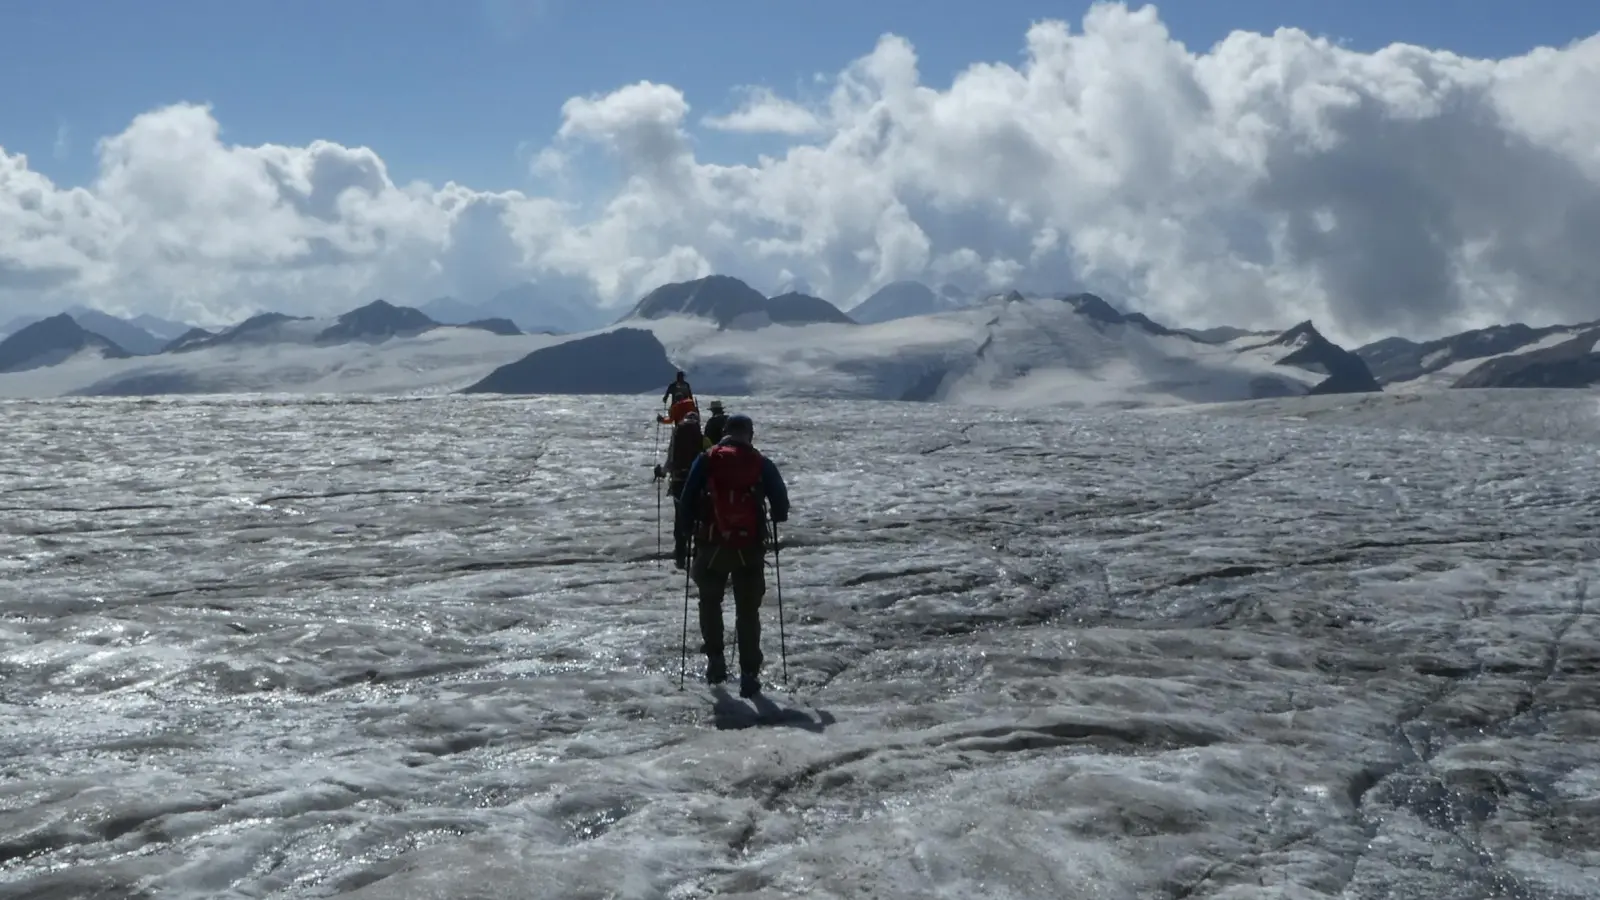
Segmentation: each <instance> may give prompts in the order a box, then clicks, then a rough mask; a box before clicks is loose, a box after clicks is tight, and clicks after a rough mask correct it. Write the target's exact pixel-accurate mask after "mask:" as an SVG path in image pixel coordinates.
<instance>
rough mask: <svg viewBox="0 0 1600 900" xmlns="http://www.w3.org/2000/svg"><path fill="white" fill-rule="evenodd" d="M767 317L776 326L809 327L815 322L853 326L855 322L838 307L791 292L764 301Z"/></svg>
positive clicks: (806, 295)
mask: <svg viewBox="0 0 1600 900" xmlns="http://www.w3.org/2000/svg"><path fill="white" fill-rule="evenodd" d="M766 308H767V317H768V318H769V319H771V320H772V321H773V323H774V324H777V325H809V324H812V323H816V322H834V323H837V324H840V325H854V324H856V320H855V319H852V318H850V317H849V316H847V315H845V314H844V312H843V311H842V310H840V309H839V307H837V306H834V305H833V304H832V303H829V302H828V301H826V300H824V299H822V298H821V297H813V296H811V295H810V294H801V293H796V292H793V291H791V292H790V293H787V294H779V295H778V296H776V297H772V298H770V299H768V300H767V301H766Z"/></svg>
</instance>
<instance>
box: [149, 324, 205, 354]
mask: <svg viewBox="0 0 1600 900" xmlns="http://www.w3.org/2000/svg"><path fill="white" fill-rule="evenodd" d="M214 337H216V335H215V334H213V333H212V332H209V331H207V330H205V329H204V328H191V329H189V330H188V331H185V332H184V333H183V334H180V335H178V336H177V337H175V338H173V339H172V340H171V341H169V342H168V343H167V345H166V346H165V347H162V348H161V352H162V353H178V352H180V351H183V350H188V349H191V348H192V346H193V345H194V344H197V343H199V342H201V341H208V340H210V339H212V338H214Z"/></svg>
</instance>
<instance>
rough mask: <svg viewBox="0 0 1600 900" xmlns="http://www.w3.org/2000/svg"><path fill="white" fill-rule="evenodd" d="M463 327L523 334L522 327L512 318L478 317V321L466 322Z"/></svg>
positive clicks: (498, 332)
mask: <svg viewBox="0 0 1600 900" xmlns="http://www.w3.org/2000/svg"><path fill="white" fill-rule="evenodd" d="M461 327H462V328H477V329H480V330H482V331H492V332H494V333H495V334H504V335H514V334H522V329H521V328H518V327H517V323H515V322H513V321H511V320H510V319H477V320H476V321H472V322H465V323H463V324H462V326H461Z"/></svg>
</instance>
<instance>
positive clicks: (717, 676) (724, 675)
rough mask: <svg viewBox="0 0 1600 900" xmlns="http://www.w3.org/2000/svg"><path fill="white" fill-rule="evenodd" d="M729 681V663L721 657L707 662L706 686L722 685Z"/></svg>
mask: <svg viewBox="0 0 1600 900" xmlns="http://www.w3.org/2000/svg"><path fill="white" fill-rule="evenodd" d="M727 680H728V663H727V661H726V660H724V659H723V658H722V657H720V656H713V657H711V658H710V659H709V660H707V661H706V684H721V683H723V682H724V681H727Z"/></svg>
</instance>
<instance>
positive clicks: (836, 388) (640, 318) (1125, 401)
mask: <svg viewBox="0 0 1600 900" xmlns="http://www.w3.org/2000/svg"><path fill="white" fill-rule="evenodd" d="M703 281H704V280H703ZM668 287H669V288H672V289H671V290H666V289H660V290H658V291H655V292H652V294H651V295H650V296H648V297H647V298H646V301H648V302H645V301H641V307H642V312H644V313H647V314H646V315H635V316H632V317H630V318H629V319H628V320H626V327H628V328H631V329H639V330H643V331H647V332H649V333H650V334H652V335H653V336H654V338H655V340H656V341H658V342H659V344H660V346H661V349H662V352H663V353H664V355H665V357H666V358H667V359H669V360H670V361H671V362H672V364H673V365H675V366H677V367H678V368H682V369H684V370H685V371H686V372H688V373H689V377H690V382H691V383H692V384H693V385H694V386H695V388H696V390H697V391H698V392H700V393H702V394H705V393H717V394H748V395H765V396H789V397H819V398H820V397H826V398H848V399H876V400H916V401H938V402H945V403H955V404H978V405H996V406H1050V405H1083V406H1105V405H1111V406H1152V405H1173V404H1180V403H1193V402H1216V401H1228V400H1247V399H1255V398H1262V397H1281V396H1297V395H1304V394H1311V393H1330V392H1351V391H1376V390H1379V387H1378V385H1377V383H1376V382H1375V381H1374V380H1373V378H1372V375H1371V373H1370V372H1368V371H1367V369H1366V366H1365V364H1364V363H1362V362H1361V360H1360V358H1358V357H1356V356H1354V355H1353V354H1351V353H1349V352H1348V351H1346V350H1344V349H1343V348H1341V347H1338V346H1337V345H1335V344H1333V343H1332V342H1330V341H1328V340H1327V339H1326V338H1325V337H1323V336H1322V335H1321V334H1320V333H1318V332H1317V330H1316V329H1315V327H1313V326H1312V324H1311V323H1309V322H1305V323H1301V324H1300V325H1297V326H1295V327H1294V328H1292V329H1290V330H1289V331H1287V332H1284V333H1283V334H1281V335H1278V336H1275V337H1272V338H1270V339H1265V340H1264V339H1262V338H1261V337H1259V336H1248V335H1247V336H1245V337H1240V338H1236V339H1234V340H1232V341H1223V342H1206V341H1201V340H1198V339H1196V338H1194V337H1192V336H1190V335H1187V334H1183V333H1181V332H1177V331H1175V330H1173V329H1170V328H1166V327H1164V326H1162V325H1160V324H1158V323H1155V322H1153V321H1151V320H1150V319H1149V318H1147V317H1145V316H1142V315H1139V314H1132V315H1127V316H1125V315H1123V314H1122V313H1119V312H1117V311H1116V310H1115V309H1114V308H1113V307H1111V306H1110V305H1109V304H1107V303H1106V302H1105V301H1104V300H1102V299H1101V298H1099V297H1097V296H1095V295H1093V294H1074V295H1069V296H1067V297H1061V298H1056V297H1032V298H1030V297H1024V296H1023V295H1021V294H1019V293H1015V292H1013V293H1011V294H1007V295H1003V296H999V297H994V298H990V299H989V300H987V301H985V302H984V303H982V304H980V305H978V306H974V307H971V308H968V309H962V310H956V311H951V312H945V313H939V314H935V315H923V316H913V317H908V318H903V319H896V320H892V321H889V322H882V323H877V324H873V325H847V324H842V323H835V322H817V323H809V324H804V325H773V324H764V323H762V320H761V317H760V316H759V315H758V313H759V310H758V309H756V308H755V307H756V304H757V302H758V300H759V299H760V294H759V293H756V292H754V291H750V292H746V291H744V290H741V288H742V287H743V285H742V283H741V282H738V281H737V280H735V279H728V280H727V282H721V283H717V282H713V283H711V284H709V285H707V284H700V285H698V286H697V285H696V284H695V283H691V284H690V285H688V286H684V285H673V286H668ZM752 322H754V323H756V324H750V325H747V327H729V326H730V325H738V324H741V323H752ZM554 352H555V351H554V350H553V349H552V350H545V351H539V352H536V353H535V354H534V356H544V357H549V356H550V355H551V354H553V353H554ZM639 352H643V351H639ZM612 358H613V357H612V356H610V355H608V354H603V353H592V354H588V355H586V356H574V357H572V358H571V359H569V360H568V362H567V365H569V367H570V369H569V370H568V371H567V372H566V373H565V376H564V377H566V378H568V379H569V380H571V381H572V382H573V383H579V384H583V385H589V384H591V383H594V384H598V383H601V382H604V381H606V380H608V379H609V378H610V375H609V372H608V367H609V366H610V364H611V362H610V361H611V359H612ZM500 383H504V382H500Z"/></svg>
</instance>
